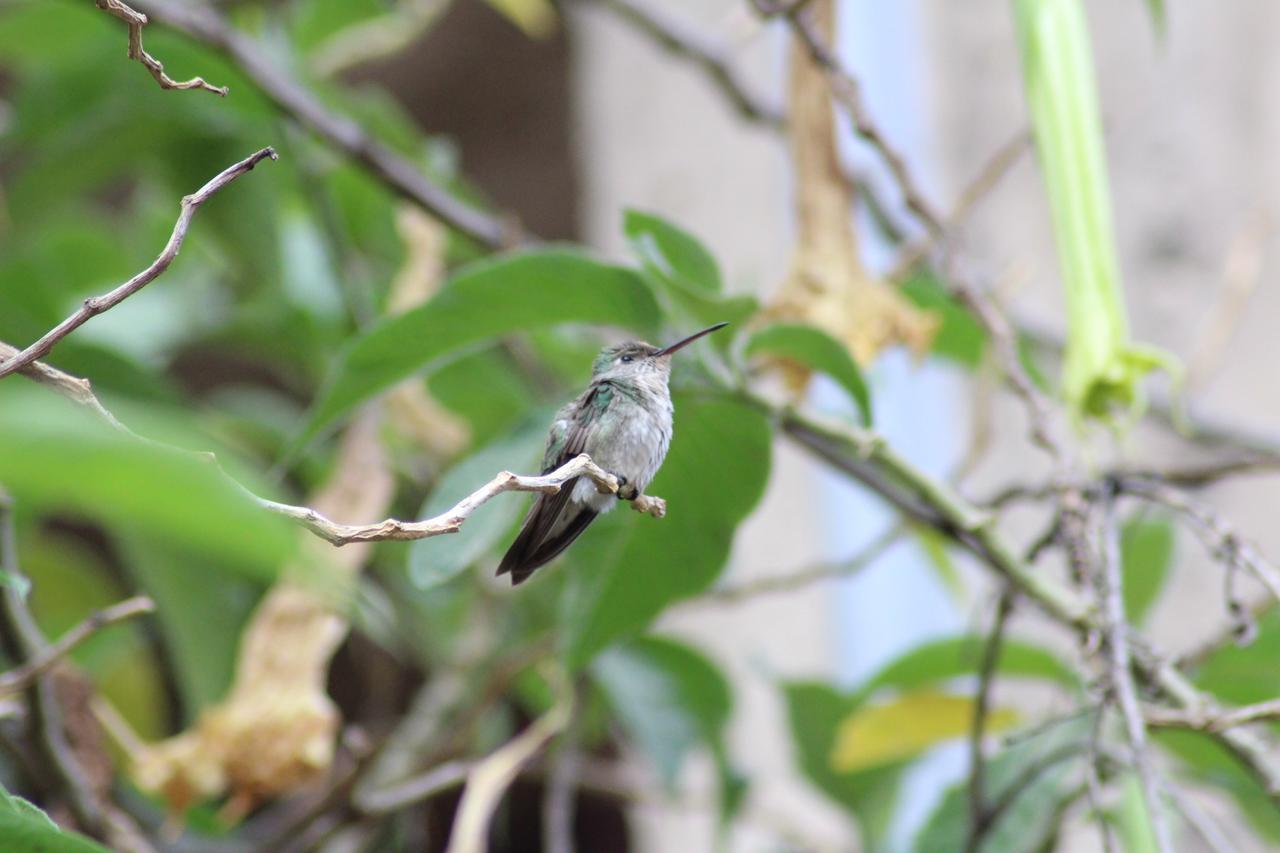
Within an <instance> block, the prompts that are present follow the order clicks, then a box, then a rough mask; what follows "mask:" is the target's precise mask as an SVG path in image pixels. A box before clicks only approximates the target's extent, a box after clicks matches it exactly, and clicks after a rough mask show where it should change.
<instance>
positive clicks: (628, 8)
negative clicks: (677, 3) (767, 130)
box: [579, 0, 786, 129]
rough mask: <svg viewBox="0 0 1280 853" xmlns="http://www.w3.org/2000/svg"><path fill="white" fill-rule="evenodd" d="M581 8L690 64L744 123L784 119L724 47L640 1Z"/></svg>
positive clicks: (595, 1)
mask: <svg viewBox="0 0 1280 853" xmlns="http://www.w3.org/2000/svg"><path fill="white" fill-rule="evenodd" d="M579 2H580V4H581V5H584V6H591V5H595V6H601V7H603V8H606V9H608V10H609V11H611V12H613V13H614V14H615V15H617V16H618V17H619V18H620V19H622V20H624V21H626V22H627V23H629V24H631V25H632V26H633V27H634V28H635V29H636V30H638V31H639V32H640V33H642V34H643V35H646V36H648V37H649V38H651V39H652V40H653V41H654V42H656V43H657V44H658V45H659V46H660V47H662V48H663V49H665V50H666V51H667V52H669V53H670V54H672V55H673V56H676V57H679V58H681V59H684V60H686V61H688V62H691V63H693V64H694V65H695V66H697V67H698V68H699V69H701V70H702V71H703V72H704V73H705V74H706V76H707V79H709V80H710V81H711V83H712V84H713V85H714V86H715V87H716V88H717V89H718V90H719V91H720V93H721V94H722V95H724V97H725V100H727V101H728V102H729V103H730V104H731V105H732V106H733V108H734V109H735V110H736V111H737V112H738V114H739V115H741V116H742V117H743V118H745V119H747V120H748V121H754V122H759V123H761V124H764V125H767V126H769V127H771V128H774V129H781V128H782V127H783V126H784V125H785V123H786V118H785V116H784V114H783V109H782V106H781V105H780V104H777V103H774V102H772V101H770V100H769V99H767V98H765V97H764V95H763V94H761V93H760V92H757V91H755V90H754V89H752V88H751V86H749V85H748V83H747V82H746V81H745V80H743V79H742V76H741V74H740V73H739V72H738V70H737V69H736V68H735V67H734V65H733V63H732V61H731V59H730V58H729V51H728V49H727V48H726V46H724V45H721V44H718V43H717V42H715V41H714V40H713V39H710V38H708V37H707V36H705V35H704V34H702V33H700V32H698V31H697V30H695V29H694V28H692V27H690V26H689V25H687V24H685V23H684V22H682V21H680V20H678V19H677V18H676V17H675V16H673V15H670V14H667V13H666V12H665V11H663V10H662V9H659V8H656V7H655V6H652V5H650V4H648V3H645V2H642V0H579Z"/></svg>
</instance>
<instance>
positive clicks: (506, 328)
mask: <svg viewBox="0 0 1280 853" xmlns="http://www.w3.org/2000/svg"><path fill="white" fill-rule="evenodd" d="M658 320H659V311H658V305H657V303H656V302H655V301H654V298H653V294H652V293H651V292H650V291H649V289H648V287H647V286H646V285H645V283H644V280H643V278H642V277H641V276H639V275H638V274H637V273H635V272H634V271H632V270H629V269H626V268H623V267H617V266H611V265H609V264H605V263H602V262H600V261H597V260H594V259H592V258H589V257H587V256H586V255H583V254H580V253H578V252H575V251H572V250H569V249H563V248H553V249H542V250H537V251H529V252H522V253H519V254H515V255H508V256H504V257H500V258H496V259H492V260H486V261H482V262H480V263H477V264H474V265H472V266H470V267H468V268H466V269H465V270H464V271H462V272H461V273H459V274H458V275H457V276H456V277H455V278H453V279H452V280H451V281H450V282H449V284H448V285H446V287H445V288H444V289H443V290H442V291H441V292H440V293H439V294H438V295H437V296H436V297H435V298H434V299H432V300H431V301H430V302H428V303H427V304H426V305H423V306H422V307H420V308H417V309H414V310H412V311H409V312H406V313H404V314H401V315H399V316H397V317H393V318H391V319H389V320H386V321H384V322H382V323H381V324H379V325H378V326H376V327H375V328H374V329H372V330H371V331H370V332H368V333H367V334H365V335H364V336H363V337H361V338H359V339H358V340H356V341H355V343H354V344H353V345H352V346H350V347H349V348H348V349H347V350H346V352H345V353H344V354H343V356H342V357H341V359H340V360H339V362H338V365H337V369H336V370H335V371H334V373H333V376H332V379H331V381H330V382H329V384H328V386H327V388H326V390H325V391H324V392H323V394H322V395H321V397H320V400H319V402H317V404H316V406H315V409H314V411H313V412H312V414H311V418H310V420H309V422H308V423H307V425H306V427H305V429H304V430H303V433H302V435H301V436H300V437H299V440H298V442H297V446H301V445H303V444H305V443H306V442H308V441H309V440H311V439H312V438H314V437H315V436H316V435H317V434H318V433H319V432H320V431H321V430H323V429H325V428H326V427H328V426H329V425H331V424H332V423H333V422H334V421H335V420H337V419H338V418H339V417H341V416H342V415H344V414H345V413H347V412H348V411H350V410H351V409H352V407H354V406H355V405H357V404H358V403H361V402H363V401H365V400H367V399H369V398H370V397H373V396H374V395H376V394H378V393H379V392H381V391H385V390H386V389H388V388H390V387H391V386H392V385H394V384H395V383H397V382H399V381H400V380H402V379H404V378H406V377H408V376H411V375H412V374H414V373H415V372H418V371H420V370H423V369H424V368H426V369H429V368H430V367H432V366H433V365H435V364H437V363H440V362H442V361H443V360H444V359H445V358H446V357H447V356H451V355H457V354H458V353H459V351H461V350H462V349H463V348H464V347H469V346H472V345H474V344H478V343H481V342H484V341H486V340H489V339H491V338H493V337H495V336H497V335H502V334H509V333H514V332H520V331H525V330H529V329H538V328H545V327H547V326H553V325H557V324H563V323H599V324H608V325H614V326H621V327H624V328H628V329H632V330H635V331H638V332H643V333H652V332H653V331H655V330H656V327H657V325H658Z"/></svg>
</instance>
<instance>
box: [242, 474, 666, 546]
mask: <svg viewBox="0 0 1280 853" xmlns="http://www.w3.org/2000/svg"><path fill="white" fill-rule="evenodd" d="M578 477H586V478H588V479H590V480H592V481H594V482H595V484H596V486H597V487H598V488H599V489H600V492H601V494H616V493H617V491H618V480H617V478H616V477H614V476H613V475H612V474H610V473H609V472H608V471H606V470H604V469H603V468H601V467H600V466H598V465H596V464H595V463H594V462H592V461H591V457H590V456H588V455H587V454H585V453H583V454H580V455H578V456H575V457H574V458H573V459H570V460H569V461H568V462H566V463H564V464H563V465H561V466H560V467H559V468H557V469H555V470H554V471H552V472H551V473H550V474H543V475H542V476H540V477H525V476H521V475H519V474H513V473H511V472H510V471H502V472H500V473H499V474H498V475H497V476H496V477H494V478H493V479H492V480H490V481H489V482H488V483H485V484H484V485H483V486H481V487H480V488H479V489H477V490H476V491H474V492H472V493H471V494H469V495H467V496H466V497H465V498H463V499H462V500H460V501H458V502H457V503H456V504H454V505H453V506H452V507H450V508H449V509H447V510H445V511H444V512H442V513H440V514H439V515H437V516H435V517H434V518H428V519H424V520H423V521H400V520H397V519H394V518H388V519H386V520H385V521H379V522H377V523H376V524H339V523H337V522H334V521H330V520H329V519H327V518H325V517H324V516H323V515H321V514H320V513H318V512H316V511H315V510H314V509H311V508H310V507H305V506H291V505H289V504H282V503H277V502H275V501H269V500H265V499H262V498H259V499H258V501H259V503H260V504H261V505H262V506H263V507H265V508H266V509H268V510H270V511H272V512H274V513H277V514H279V515H283V516H285V517H286V518H291V519H293V520H294V521H296V522H298V523H299V524H301V525H303V526H304V527H306V528H307V529H308V530H310V531H311V532H312V533H314V534H316V535H317V536H319V537H320V538H321V539H324V540H325V541H326V542H328V543H330V544H331V545H346V544H348V543H351V542H384V541H388V540H390V541H407V540H411V539H428V538H430V537H432V536H443V535H445V534H446V533H457V532H458V530H460V529H461V528H462V524H463V522H465V521H466V520H467V519H468V518H469V517H470V516H471V513H473V512H475V511H476V510H477V509H479V508H480V506H481V505H483V504H485V503H487V502H488V501H490V500H492V499H493V498H494V497H496V496H498V495H500V494H502V493H503V492H542V493H543V494H548V495H552V494H555V493H556V492H558V491H560V489H561V488H562V487H563V486H564V485H566V484H567V483H569V482H570V481H571V480H575V479H577V478H578ZM631 504H632V506H633V507H634V508H635V510H636V511H637V512H643V513H647V514H648V515H651V516H653V517H654V518H662V517H663V516H664V515H666V512H667V504H666V501H664V500H662V498H656V497H653V496H652V495H637V496H636V497H635V499H634V500H632V502H631Z"/></svg>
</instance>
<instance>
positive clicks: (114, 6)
mask: <svg viewBox="0 0 1280 853" xmlns="http://www.w3.org/2000/svg"><path fill="white" fill-rule="evenodd" d="M95 2H96V3H97V5H98V8H99V9H101V10H103V11H104V12H106V13H107V14H108V15H112V16H113V17H116V18H119V19H120V20H122V21H124V22H125V23H126V24H127V25H128V26H129V58H130V59H136V60H138V61H139V62H141V63H142V65H143V66H144V67H145V68H146V69H147V71H148V72H150V74H151V76H152V77H154V78H155V81H156V82H157V83H159V84H160V88H161V89H204V90H205V91H206V92H213V93H214V94H215V95H220V96H222V97H224V98H225V97H226V96H227V87H226V86H214V85H212V84H211V83H208V82H206V81H205V79H204V78H203V77H192V78H191V79H190V80H183V81H181V82H179V81H178V80H174V79H173V78H172V77H170V76H169V75H168V74H165V73H164V64H163V63H161V62H160V60H158V59H156V58H155V57H154V56H152V55H151V54H149V53H147V51H146V50H144V49H143V47H142V28H143V27H145V26H146V25H147V16H146V15H144V14H142V13H141V12H137V11H134V10H133V9H131V8H129V7H128V6H126V5H125V4H124V3H123V2H121V0H95Z"/></svg>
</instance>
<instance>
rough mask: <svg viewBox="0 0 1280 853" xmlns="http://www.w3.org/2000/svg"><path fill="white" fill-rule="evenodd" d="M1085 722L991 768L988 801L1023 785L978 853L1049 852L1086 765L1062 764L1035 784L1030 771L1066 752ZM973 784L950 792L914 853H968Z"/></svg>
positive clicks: (1057, 730) (1007, 754)
mask: <svg viewBox="0 0 1280 853" xmlns="http://www.w3.org/2000/svg"><path fill="white" fill-rule="evenodd" d="M1082 722H1083V721H1077V722H1075V723H1066V724H1063V725H1058V726H1054V727H1052V728H1050V729H1048V730H1046V731H1045V733H1044V734H1042V735H1040V736H1038V737H1034V738H1031V739H1028V740H1024V741H1021V742H1019V743H1018V744H1017V745H1015V746H1012V747H1009V748H1008V749H1005V750H1004V751H1003V752H1001V753H1000V754H999V755H997V756H995V757H994V758H993V759H991V760H990V761H989V762H988V763H987V798H988V800H989V801H990V800H995V799H997V798H1000V797H1002V796H1004V795H1005V793H1006V792H1008V791H1009V790H1010V786H1011V785H1015V784H1020V785H1021V786H1022V787H1021V788H1020V793H1018V795H1017V798H1016V799H1015V800H1014V801H1013V804H1012V805H1011V806H1010V807H1009V808H1008V809H1007V810H1006V811H1005V812H1004V815H1003V817H1001V818H1000V819H999V820H998V821H997V822H996V823H995V825H994V826H992V827H991V828H990V829H989V831H988V833H987V835H986V839H985V843H984V844H983V845H982V846H981V847H980V848H979V850H981V851H984V853H1001V851H1005V850H1045V849H1051V848H1049V847H1048V845H1049V843H1050V841H1051V839H1052V838H1053V836H1054V833H1055V832H1056V831H1057V827H1058V820H1059V817H1060V814H1061V807H1062V805H1063V803H1064V802H1065V801H1066V800H1068V799H1069V798H1070V797H1071V796H1072V794H1073V791H1074V789H1075V785H1076V779H1077V778H1078V775H1077V774H1078V772H1079V764H1080V762H1081V761H1083V760H1085V758H1084V756H1085V753H1084V751H1083V750H1082V751H1081V758H1079V759H1077V760H1074V761H1072V760H1068V761H1059V762H1056V763H1053V764H1051V765H1049V766H1048V767H1046V768H1045V769H1044V770H1043V771H1042V772H1040V773H1037V774H1035V775H1034V776H1033V777H1031V778H1027V777H1025V776H1024V774H1025V773H1027V771H1028V770H1029V769H1030V768H1031V767H1033V766H1034V765H1036V764H1037V763H1038V762H1042V761H1043V760H1044V759H1045V757H1046V756H1048V755H1050V754H1052V753H1054V752H1056V751H1058V750H1060V749H1063V748H1065V747H1066V746H1067V745H1068V744H1069V743H1071V742H1072V741H1075V740H1079V739H1080V738H1082V737H1083V736H1084V734H1085V731H1086V729H1085V728H1084V727H1083V725H1082ZM969 815H970V808H969V783H968V779H967V778H966V779H965V780H964V781H962V782H960V783H959V784H957V785H954V786H952V787H951V788H950V789H948V791H947V793H946V794H945V795H944V796H943V798H942V801H941V802H940V803H939V804H938V807H937V808H936V809H935V810H934V812H933V814H932V815H931V816H930V817H929V819H928V821H927V822H926V823H925V825H924V826H923V827H922V828H921V830H920V832H919V833H918V834H917V835H916V839H915V846H914V849H915V850H916V851H918V853H934V851H937V850H963V849H965V845H966V842H967V841H968V837H969Z"/></svg>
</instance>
